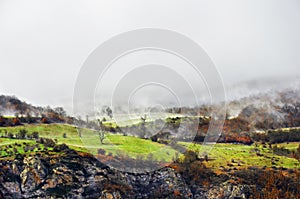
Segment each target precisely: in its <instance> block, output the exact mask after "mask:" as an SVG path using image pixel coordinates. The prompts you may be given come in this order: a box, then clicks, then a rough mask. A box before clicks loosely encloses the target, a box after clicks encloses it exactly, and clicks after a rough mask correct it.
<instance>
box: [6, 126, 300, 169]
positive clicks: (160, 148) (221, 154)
mask: <svg viewBox="0 0 300 199" xmlns="http://www.w3.org/2000/svg"><path fill="white" fill-rule="evenodd" d="M21 129H26V130H27V134H31V133H32V132H38V133H39V136H40V137H45V138H51V139H55V140H56V141H57V143H58V144H61V143H65V144H67V145H68V146H69V147H70V148H72V149H75V150H77V151H81V152H89V153H92V154H94V155H96V154H97V153H98V149H104V150H105V152H106V154H111V155H127V156H130V157H132V158H142V159H146V158H149V157H150V156H151V158H152V159H154V160H157V161H165V162H170V161H172V160H173V159H174V157H178V156H179V158H182V157H180V153H179V152H178V151H176V150H175V149H173V148H172V147H171V146H168V145H164V144H160V143H157V142H152V141H151V140H147V139H140V138H137V137H133V136H123V135H121V134H112V133H106V134H105V139H104V141H103V144H101V143H100V139H99V135H98V133H97V132H96V131H93V130H90V129H81V137H79V133H78V131H77V128H76V127H75V126H71V125H63V124H34V125H29V124H27V125H23V126H17V127H1V128H0V136H3V135H4V134H5V132H6V133H12V134H14V135H16V134H17V133H18V132H19V131H20V130H21ZM64 134H65V135H64ZM24 143H28V145H34V144H36V143H35V141H33V140H19V139H9V138H0V147H1V148H3V147H5V146H7V145H14V144H17V145H18V146H17V147H15V148H17V149H16V150H17V151H18V153H25V152H24V150H23V149H22V147H23V145H24ZM19 144H21V146H19ZM178 144H179V145H181V146H184V147H186V148H187V149H189V150H192V151H195V152H197V153H199V155H200V156H202V157H203V154H204V152H206V155H207V157H208V159H209V161H207V162H205V164H206V165H207V166H208V167H211V168H220V167H223V168H236V169H239V168H246V167H249V166H259V167H264V166H265V167H284V168H299V169H300V163H299V161H297V160H296V159H293V158H290V157H286V156H280V155H276V154H274V153H273V151H272V149H271V148H269V146H265V145H261V144H253V145H250V146H248V145H242V144H222V143H217V144H215V145H213V146H211V147H206V148H205V147H204V146H202V145H200V144H194V143H187V142H179V143H178ZM273 146H275V145H273ZM298 146H299V143H289V144H287V143H283V144H277V147H284V148H285V149H288V150H296V149H297V147H298ZM39 150H43V146H40V147H39ZM0 154H1V156H7V155H8V153H6V152H4V151H1V153H0ZM149 154H151V155H149ZM181 156H182V155H181Z"/></svg>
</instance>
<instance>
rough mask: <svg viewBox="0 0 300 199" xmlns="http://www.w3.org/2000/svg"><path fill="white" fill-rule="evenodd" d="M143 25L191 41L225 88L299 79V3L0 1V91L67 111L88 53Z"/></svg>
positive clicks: (237, 0)
mask: <svg viewBox="0 0 300 199" xmlns="http://www.w3.org/2000/svg"><path fill="white" fill-rule="evenodd" d="M144 27H150V28H164V29H170V30H174V31H177V32H179V33H182V34H184V35H186V36H188V37H190V38H191V39H193V40H194V41H196V42H197V43H198V44H199V45H201V46H202V47H203V48H204V49H205V50H206V52H207V53H208V55H209V56H210V57H211V59H212V60H213V61H214V63H215V64H216V66H217V68H218V69H219V72H220V74H221V76H222V78H223V81H224V84H225V86H226V89H227V90H229V91H230V89H231V88H236V87H237V86H236V85H243V84H247V83H241V82H248V84H250V85H251V86H252V87H254V88H261V87H262V84H266V85H268V84H272V85H276V82H278V81H279V82H282V81H286V80H288V81H299V80H300V79H299V78H300V69H299V68H300V37H299V35H300V1H299V0H264V1H261V0H244V1H243V0H235V1H233V0H226V1H224V0H218V1H217V0H207V1H201V0H189V1H186V0H181V1H178V0H164V1H162V0H149V1H148V0H147V1H146V0H144V1H141V0H135V1H134V0H119V1H114V0H106V1H102V0H100V1H99V0H97V1H96V0H89V1H84V0H82V1H77V0H64V1H61V0H47V1H41V0H27V1H21V0H18V1H14V0H0V68H1V71H0V93H1V94H13V95H16V96H18V97H20V98H21V99H23V100H26V101H28V102H30V103H32V104H35V105H48V104H50V105H64V106H66V107H67V109H68V110H69V111H70V110H71V108H70V107H71V103H72V95H73V90H74V84H75V81H76V77H77V74H78V72H79V70H80V67H81V66H82V64H83V62H84V61H85V60H86V58H87V57H88V55H89V54H90V53H91V52H92V51H93V50H94V49H95V48H96V47H97V46H99V45H100V44H101V43H102V42H104V41H106V40H107V39H109V38H111V37H112V36H114V35H117V34H119V33H122V32H124V31H130V30H133V29H138V28H144ZM249 82H250V83H249ZM257 82H263V83H257ZM279 84H280V83H279ZM251 86H250V87H251ZM246 87H247V88H249V85H246ZM229 91H228V92H229ZM228 95H229V97H230V92H229V94H228Z"/></svg>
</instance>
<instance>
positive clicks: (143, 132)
mask: <svg viewBox="0 0 300 199" xmlns="http://www.w3.org/2000/svg"><path fill="white" fill-rule="evenodd" d="M146 120H147V115H146V114H145V115H144V117H143V116H141V132H140V138H145V135H146V126H145V124H146Z"/></svg>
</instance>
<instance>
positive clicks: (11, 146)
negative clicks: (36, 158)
mask: <svg viewBox="0 0 300 199" xmlns="http://www.w3.org/2000/svg"><path fill="white" fill-rule="evenodd" d="M26 147H28V148H29V147H31V148H33V150H28V151H25V148H26ZM44 149H45V147H44V145H42V144H36V142H35V141H33V140H18V139H9V138H0V157H7V156H14V155H16V154H30V153H33V152H38V151H43V150H44Z"/></svg>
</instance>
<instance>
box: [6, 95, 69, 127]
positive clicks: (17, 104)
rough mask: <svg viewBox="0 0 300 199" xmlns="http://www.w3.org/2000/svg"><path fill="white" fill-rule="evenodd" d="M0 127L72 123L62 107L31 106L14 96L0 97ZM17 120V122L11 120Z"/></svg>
mask: <svg viewBox="0 0 300 199" xmlns="http://www.w3.org/2000/svg"><path fill="white" fill-rule="evenodd" d="M0 116H1V119H0V125H4V126H11V125H17V124H20V123H23V122H26V123H40V122H41V123H53V122H56V123H73V120H74V118H72V117H70V116H67V114H66V111H65V110H64V109H63V108H62V107H56V108H51V107H50V106H47V107H40V106H33V105H31V104H28V103H26V102H24V101H21V100H20V99H18V98H17V97H15V96H5V95H0ZM14 118H17V119H18V120H13V119H14Z"/></svg>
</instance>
